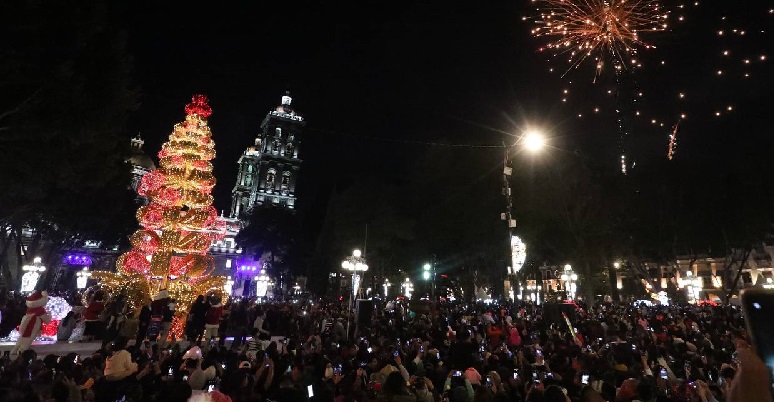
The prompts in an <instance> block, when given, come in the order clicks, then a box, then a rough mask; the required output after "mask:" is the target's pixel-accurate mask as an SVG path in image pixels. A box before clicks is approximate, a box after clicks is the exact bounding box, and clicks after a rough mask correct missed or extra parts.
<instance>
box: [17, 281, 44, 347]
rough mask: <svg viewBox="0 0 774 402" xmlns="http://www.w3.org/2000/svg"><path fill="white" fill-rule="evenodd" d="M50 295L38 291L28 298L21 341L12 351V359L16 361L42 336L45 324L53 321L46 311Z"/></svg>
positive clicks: (21, 328)
mask: <svg viewBox="0 0 774 402" xmlns="http://www.w3.org/2000/svg"><path fill="white" fill-rule="evenodd" d="M46 303H48V293H47V292H46V291H40V290H36V291H34V292H32V294H30V295H29V296H28V297H27V301H26V304H27V312H26V313H25V314H24V317H22V319H21V323H20V324H19V339H18V340H17V341H16V345H14V347H13V349H11V358H12V359H16V357H17V356H19V354H21V353H22V352H24V351H25V350H27V349H29V348H30V345H32V341H33V340H34V339H35V338H36V337H37V336H38V335H40V329H41V327H42V326H43V324H44V323H47V322H49V321H51V314H49V313H48V312H47V311H46V308H45V307H46Z"/></svg>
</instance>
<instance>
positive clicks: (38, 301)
mask: <svg viewBox="0 0 774 402" xmlns="http://www.w3.org/2000/svg"><path fill="white" fill-rule="evenodd" d="M46 303H48V292H46V291H45V290H43V291H40V290H36V291H34V292H32V294H30V295H29V296H27V307H29V308H37V307H43V306H45V305H46Z"/></svg>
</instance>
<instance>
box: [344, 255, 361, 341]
mask: <svg viewBox="0 0 774 402" xmlns="http://www.w3.org/2000/svg"><path fill="white" fill-rule="evenodd" d="M341 267H342V268H344V269H346V270H347V271H350V272H352V294H351V295H350V296H349V314H348V315H347V339H349V324H350V317H351V316H352V302H353V299H354V298H355V297H356V296H357V293H358V290H359V288H360V275H359V274H358V272H365V271H368V265H367V264H366V262H365V258H364V257H363V254H362V253H361V252H360V250H358V249H355V250H353V251H352V255H351V256H349V257H347V258H346V259H344V261H342V262H341Z"/></svg>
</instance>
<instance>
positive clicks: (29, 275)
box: [19, 257, 46, 293]
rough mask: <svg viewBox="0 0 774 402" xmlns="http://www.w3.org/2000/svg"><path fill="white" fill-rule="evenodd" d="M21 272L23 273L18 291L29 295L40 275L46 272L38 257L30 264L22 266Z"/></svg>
mask: <svg viewBox="0 0 774 402" xmlns="http://www.w3.org/2000/svg"><path fill="white" fill-rule="evenodd" d="M22 270H23V271H24V272H25V273H24V275H22V280H21V289H19V290H20V291H21V292H22V293H30V292H32V291H33V290H35V285H37V284H38V280H39V279H40V274H41V273H43V272H45V271H46V267H45V266H44V265H43V264H42V260H41V259H40V257H35V258H34V259H33V260H32V264H30V265H25V266H23V267H22Z"/></svg>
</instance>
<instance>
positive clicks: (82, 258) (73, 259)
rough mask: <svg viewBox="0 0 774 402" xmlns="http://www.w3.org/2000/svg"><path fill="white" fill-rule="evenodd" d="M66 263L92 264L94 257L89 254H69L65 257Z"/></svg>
mask: <svg viewBox="0 0 774 402" xmlns="http://www.w3.org/2000/svg"><path fill="white" fill-rule="evenodd" d="M64 263H65V264H71V265H84V266H86V265H91V263H92V259H91V257H90V256H88V255H84V254H68V255H67V256H66V257H65V259H64Z"/></svg>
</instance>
